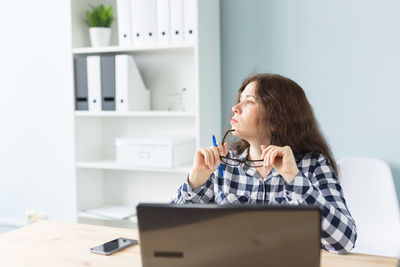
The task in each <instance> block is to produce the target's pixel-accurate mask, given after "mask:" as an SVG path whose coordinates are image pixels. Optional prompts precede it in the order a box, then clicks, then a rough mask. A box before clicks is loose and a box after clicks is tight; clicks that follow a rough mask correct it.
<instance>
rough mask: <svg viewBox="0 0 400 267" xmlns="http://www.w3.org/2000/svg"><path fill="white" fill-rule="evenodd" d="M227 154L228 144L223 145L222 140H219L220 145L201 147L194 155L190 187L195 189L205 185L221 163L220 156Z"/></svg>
mask: <svg viewBox="0 0 400 267" xmlns="http://www.w3.org/2000/svg"><path fill="white" fill-rule="evenodd" d="M227 154H228V146H227V144H224V146H222V144H221V143H220V142H218V147H215V146H210V147H208V148H199V149H198V150H197V151H196V153H195V155H194V159H193V169H192V171H191V172H190V174H189V185H190V187H192V188H193V189H194V188H196V187H199V186H201V185H203V184H204V183H205V182H206V181H207V180H208V178H210V175H211V174H212V173H213V172H215V170H216V169H217V168H218V166H219V165H220V164H221V160H220V158H219V156H220V155H221V156H226V155H227Z"/></svg>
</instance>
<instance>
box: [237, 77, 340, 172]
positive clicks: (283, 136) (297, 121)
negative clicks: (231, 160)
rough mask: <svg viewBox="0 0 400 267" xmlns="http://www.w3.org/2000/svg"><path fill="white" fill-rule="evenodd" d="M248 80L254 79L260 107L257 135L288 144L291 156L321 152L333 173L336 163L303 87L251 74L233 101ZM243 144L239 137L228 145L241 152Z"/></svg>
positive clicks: (294, 83) (247, 144)
mask: <svg viewBox="0 0 400 267" xmlns="http://www.w3.org/2000/svg"><path fill="white" fill-rule="evenodd" d="M251 82H256V94H257V97H258V98H259V100H260V102H261V105H262V106H263V112H262V113H261V114H260V116H259V118H258V125H259V126H261V127H259V128H260V134H261V135H263V136H267V135H268V137H269V134H272V144H273V145H276V146H286V145H288V146H290V147H291V149H292V151H293V154H294V155H295V156H297V155H304V154H306V153H310V152H311V153H318V154H323V155H325V156H326V157H327V158H328V159H329V161H330V163H331V165H332V167H333V169H334V170H335V172H336V174H337V173H338V172H337V165H336V162H335V160H334V158H333V155H332V152H331V150H330V148H329V145H328V143H327V142H326V140H325V138H324V137H323V134H322V132H321V130H320V129H319V126H318V122H317V120H316V119H315V116H314V112H313V109H312V107H311V105H310V103H309V102H308V100H307V97H306V95H305V93H304V91H303V89H302V88H301V87H300V86H299V85H298V84H297V83H296V82H294V81H292V80H291V79H288V78H286V77H283V76H281V75H277V74H269V73H259V74H254V75H252V76H250V77H248V78H246V79H245V80H244V81H243V83H242V86H241V87H240V89H239V92H238V98H237V100H236V103H239V99H240V94H241V93H242V92H243V90H244V89H245V87H246V86H247V85H248V84H249V83H251ZM266 126H267V127H266ZM267 128H268V129H267ZM247 147H249V143H248V142H247V141H245V140H243V139H241V140H240V141H238V142H236V143H235V144H233V145H232V149H233V150H234V151H235V152H236V153H241V152H243V151H244V150H245V149H246V148H247Z"/></svg>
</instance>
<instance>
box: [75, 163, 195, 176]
mask: <svg viewBox="0 0 400 267" xmlns="http://www.w3.org/2000/svg"><path fill="white" fill-rule="evenodd" d="M76 167H78V168H85V169H103V170H127V171H146V172H164V173H165V172H168V173H184V174H187V173H189V172H190V170H191V168H192V166H182V167H178V168H150V167H134V166H127V165H119V164H117V162H116V161H115V160H99V161H83V162H77V163H76Z"/></svg>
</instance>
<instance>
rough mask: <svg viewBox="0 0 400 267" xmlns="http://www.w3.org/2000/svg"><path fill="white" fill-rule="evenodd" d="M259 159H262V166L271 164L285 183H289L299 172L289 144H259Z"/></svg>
mask: <svg viewBox="0 0 400 267" xmlns="http://www.w3.org/2000/svg"><path fill="white" fill-rule="evenodd" d="M261 149H262V153H261V159H263V160H264V166H272V167H273V168H274V169H275V170H276V171H277V172H278V173H279V174H280V175H282V177H283V178H284V179H285V181H286V183H290V182H291V181H292V180H293V179H294V178H295V177H296V176H297V174H299V172H300V171H299V168H298V167H297V164H296V160H295V159H294V155H293V151H292V149H291V148H290V146H284V147H280V146H274V145H270V146H268V147H267V146H264V145H262V146H261Z"/></svg>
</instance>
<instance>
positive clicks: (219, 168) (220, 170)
mask: <svg viewBox="0 0 400 267" xmlns="http://www.w3.org/2000/svg"><path fill="white" fill-rule="evenodd" d="M212 141H213V145H214V146H216V147H218V145H217V140H216V139H215V136H214V135H213V136H212ZM218 173H219V176H220V177H222V175H223V173H222V167H221V165H219V166H218Z"/></svg>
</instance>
